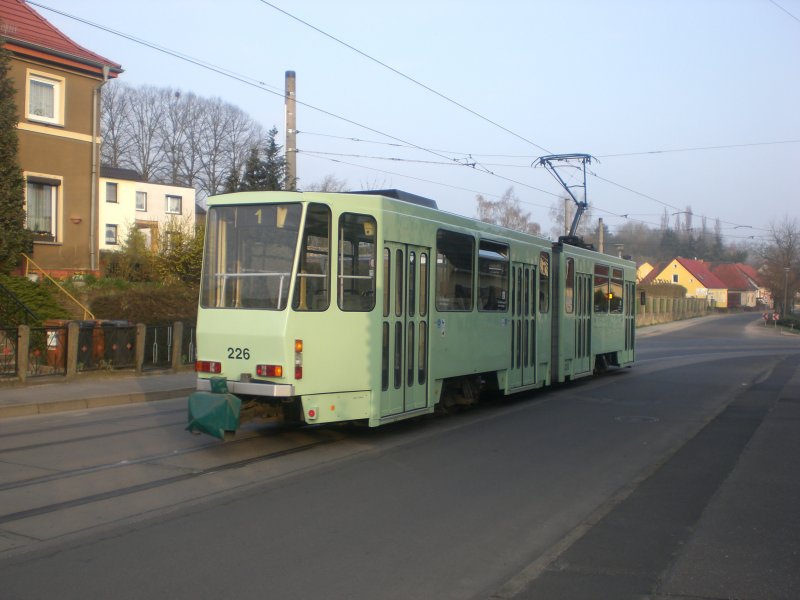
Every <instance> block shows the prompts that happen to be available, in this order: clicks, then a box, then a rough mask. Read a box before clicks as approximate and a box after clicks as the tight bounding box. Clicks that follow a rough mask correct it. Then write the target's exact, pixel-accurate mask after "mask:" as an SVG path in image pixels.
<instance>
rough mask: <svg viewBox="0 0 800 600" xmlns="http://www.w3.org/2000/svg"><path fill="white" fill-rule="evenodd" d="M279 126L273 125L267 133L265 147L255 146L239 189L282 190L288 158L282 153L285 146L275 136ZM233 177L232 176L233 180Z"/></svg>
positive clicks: (245, 167) (243, 190)
mask: <svg viewBox="0 0 800 600" xmlns="http://www.w3.org/2000/svg"><path fill="white" fill-rule="evenodd" d="M277 135H278V130H277V128H275V127H273V128H272V129H270V130H269V133H268V134H267V140H266V143H265V144H264V147H263V148H259V147H258V146H253V147H252V148H251V149H250V154H249V155H248V157H247V161H246V162H245V165H244V173H243V174H242V178H241V180H240V181H239V185H238V191H240V192H245V191H254V190H258V191H274V190H282V189H284V187H285V185H286V158H285V157H284V156H283V155H282V154H281V150H283V147H282V146H280V145H279V144H278V143H277V142H276V141H275V138H276V137H277ZM232 179H233V177H231V180H232Z"/></svg>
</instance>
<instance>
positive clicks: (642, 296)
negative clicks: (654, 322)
mask: <svg viewBox="0 0 800 600" xmlns="http://www.w3.org/2000/svg"><path fill="white" fill-rule="evenodd" d="M639 304H641V305H642V306H644V305H645V293H644V292H639Z"/></svg>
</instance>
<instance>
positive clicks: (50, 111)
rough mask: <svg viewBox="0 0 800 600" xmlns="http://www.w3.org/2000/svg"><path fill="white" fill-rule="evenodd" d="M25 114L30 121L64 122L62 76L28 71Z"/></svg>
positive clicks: (57, 123) (56, 123)
mask: <svg viewBox="0 0 800 600" xmlns="http://www.w3.org/2000/svg"><path fill="white" fill-rule="evenodd" d="M27 92H28V94H27V95H28V98H27V109H28V111H27V115H26V117H27V118H28V120H30V121H39V122H42V123H49V124H51V125H63V124H64V78H63V77H57V76H55V75H48V74H44V73H38V72H36V71H28V86H27Z"/></svg>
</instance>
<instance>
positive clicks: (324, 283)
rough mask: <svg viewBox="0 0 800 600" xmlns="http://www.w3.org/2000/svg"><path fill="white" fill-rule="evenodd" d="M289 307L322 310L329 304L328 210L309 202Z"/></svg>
mask: <svg viewBox="0 0 800 600" xmlns="http://www.w3.org/2000/svg"><path fill="white" fill-rule="evenodd" d="M302 239H303V242H302V246H301V248H300V262H299V263H298V265H299V266H298V268H297V278H296V281H295V284H294V298H293V300H292V308H294V309H295V310H303V311H305V310H308V311H322V310H327V308H328V305H329V304H330V277H331V271H330V254H331V211H330V209H329V208H328V207H327V206H325V205H324V204H310V205H309V206H308V211H307V213H306V225H305V229H304V230H303V238H302Z"/></svg>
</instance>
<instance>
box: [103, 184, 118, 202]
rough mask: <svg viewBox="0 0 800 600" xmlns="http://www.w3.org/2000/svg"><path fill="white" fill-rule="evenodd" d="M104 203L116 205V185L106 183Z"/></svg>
mask: <svg viewBox="0 0 800 600" xmlns="http://www.w3.org/2000/svg"><path fill="white" fill-rule="evenodd" d="M106 202H112V203H113V204H117V184H116V183H111V182H110V181H107V182H106Z"/></svg>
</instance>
